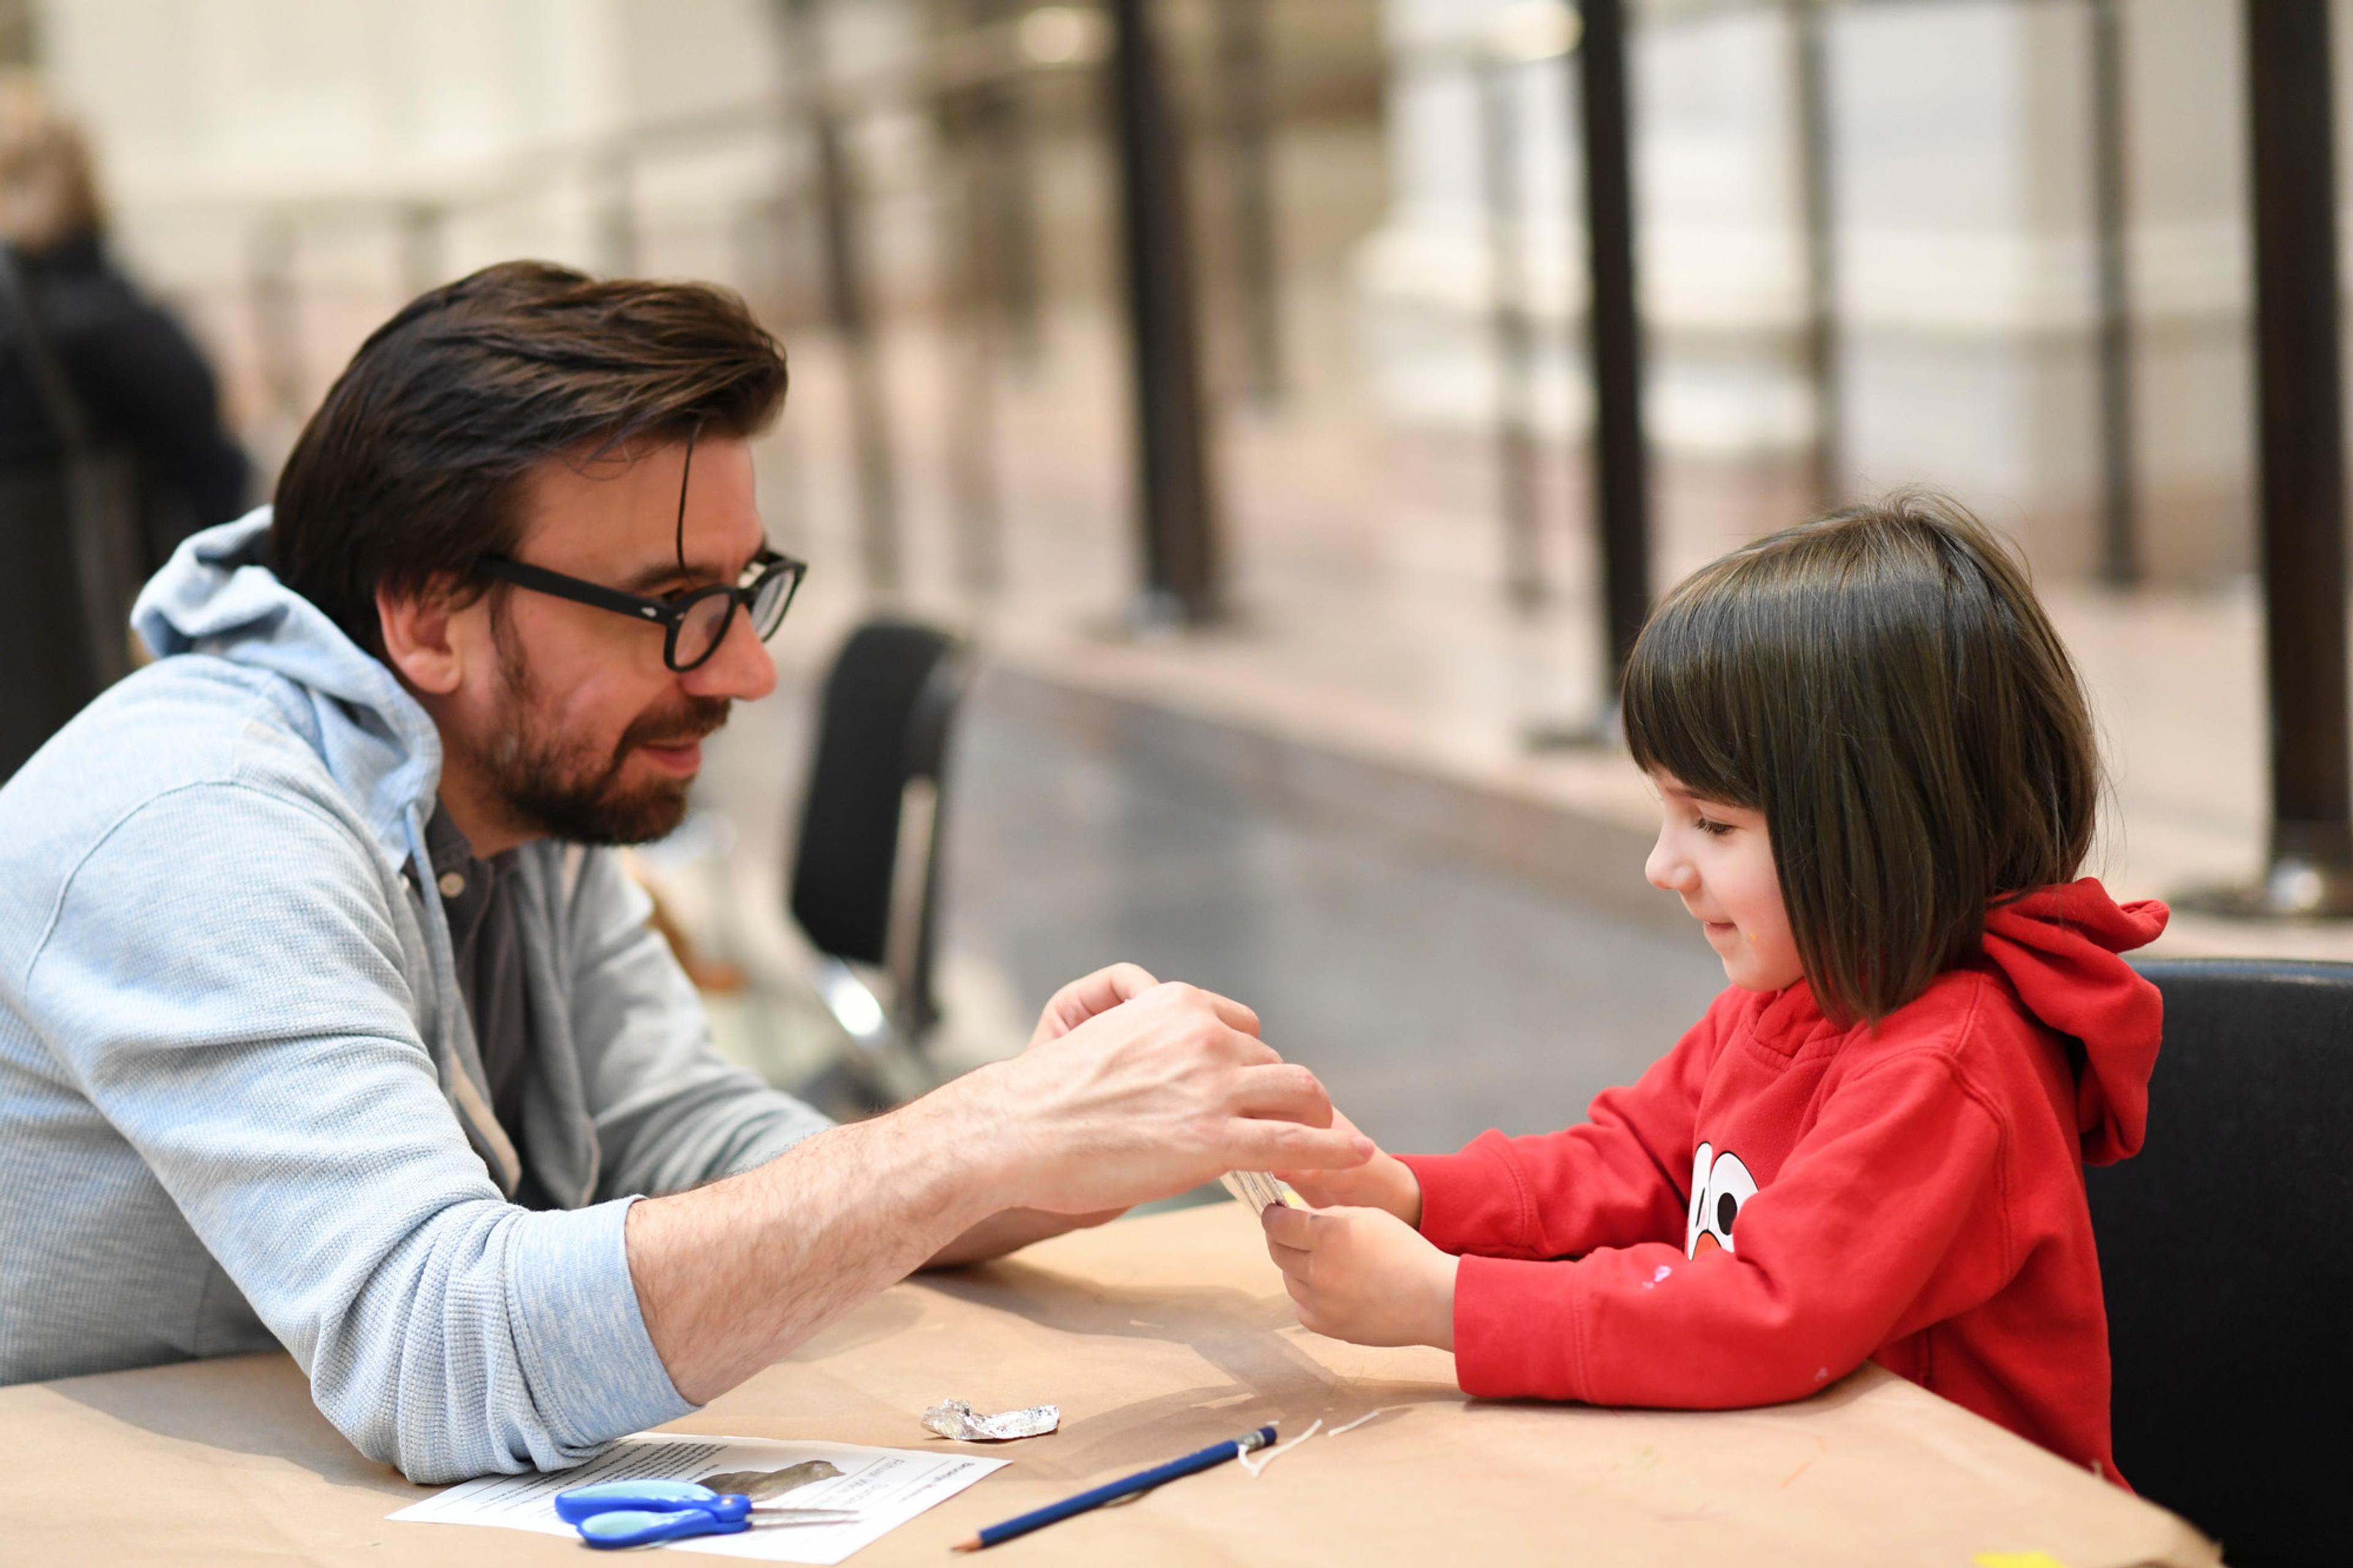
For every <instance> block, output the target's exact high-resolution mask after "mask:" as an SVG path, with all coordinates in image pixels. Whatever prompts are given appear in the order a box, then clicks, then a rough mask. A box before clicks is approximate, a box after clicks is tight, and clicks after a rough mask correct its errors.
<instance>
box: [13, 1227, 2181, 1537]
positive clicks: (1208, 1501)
mask: <svg viewBox="0 0 2353 1568" xmlns="http://www.w3.org/2000/svg"><path fill="white" fill-rule="evenodd" d="M949 1396H956V1397H961V1398H965V1399H969V1400H971V1401H972V1403H973V1404H974V1405H976V1406H978V1407H979V1408H981V1409H984V1410H990V1409H1006V1408H1010V1407H1013V1406H1016V1405H1032V1404H1038V1403H1041V1402H1047V1401H1051V1402H1055V1403H1058V1404H1060V1405H1061V1407H1062V1428H1061V1430H1060V1432H1059V1433H1057V1434H1055V1435H1054V1436H1049V1437H1044V1438H1038V1439H1033V1440H1031V1441H1029V1442H1025V1443H1017V1444H1013V1445H1009V1446H995V1447H988V1448H987V1451H988V1452H990V1453H991V1454H992V1455H994V1456H996V1457H998V1458H1008V1459H1010V1460H1012V1461H1013V1462H1012V1464H1011V1465H1010V1466H1008V1468H1005V1469H1003V1470H1000V1471H998V1472H997V1473H996V1474H995V1475H992V1476H990V1477H989V1478H988V1479H985V1480H983V1481H982V1482H980V1483H979V1484H978V1485H976V1486H975V1487H972V1488H971V1489H968V1490H966V1491H965V1492H963V1493H962V1494H960V1495H958V1496H956V1497H955V1498H953V1499H951V1500H948V1501H947V1502H945V1503H943V1504H942V1505H940V1506H939V1507H937V1508H935V1509H934V1510H932V1511H931V1512H929V1513H927V1514H924V1515H923V1516H922V1517H921V1518H920V1519H918V1520H916V1521H914V1522H913V1523H912V1524H910V1525H907V1526H905V1527H903V1528H902V1529H901V1530H899V1531H896V1532H894V1533H893V1534H892V1535H889V1536H886V1537H885V1538H884V1539H883V1540H882V1541H881V1542H879V1543H878V1544H876V1545H874V1546H871V1547H870V1548H868V1549H867V1550H866V1551H864V1552H860V1553H859V1554H858V1555H857V1556H856V1557H853V1558H852V1559H851V1560H850V1561H851V1562H852V1563H857V1564H860V1565H861V1568H868V1565H878V1564H881V1563H931V1564H944V1563H948V1562H950V1561H962V1560H961V1559H950V1558H949V1557H948V1556H947V1555H946V1548H947V1546H948V1544H949V1543H950V1542H953V1541H955V1540H956V1539H958V1538H959V1537H962V1536H965V1535H966V1534H969V1533H970V1532H971V1531H973V1530H974V1529H975V1528H976V1527H977V1526H979V1525H982V1524H987V1523H991V1522H994V1521H997V1520H1000V1519H1005V1518H1008V1517H1009V1516H1010V1515H1013V1514H1016V1513H1018V1512H1021V1511H1022V1510H1026V1509H1029V1508H1033V1507H1036V1506H1037V1505H1039V1504H1040V1503H1044V1502H1048V1501H1050V1500H1054V1499H1056V1498H1058V1497H1061V1496H1064V1495H1067V1494H1068V1493H1070V1492H1072V1491H1075V1490H1077V1489H1080V1488H1081V1487H1082V1486H1085V1485H1089V1484H1092V1483H1094V1482H1097V1481H1101V1480H1103V1479H1109V1478H1112V1477H1114V1476H1118V1475H1124V1474H1125V1473H1127V1472H1129V1471H1131V1470H1135V1469H1139V1468H1143V1467H1144V1466H1145V1465H1148V1464H1152V1463H1155V1462H1156V1461H1158V1460H1161V1459H1165V1458H1171V1457H1173V1456H1175V1455H1177V1454H1181V1453H1185V1452H1187V1451H1189V1450H1191V1449H1194V1448H1197V1447H1202V1446H1204V1445H1206V1444H1208V1443H1211V1442H1214V1441H1216V1440H1217V1439H1218V1438H1219V1437H1223V1436H1231V1435H1233V1434H1235V1433H1237V1432H1240V1431H1243V1430H1245V1429H1247V1428H1249V1427H1250V1426H1256V1425H1258V1424H1259V1423H1260V1422H1262V1421H1265V1420H1268V1419H1279V1420H1280V1421H1281V1423H1282V1430H1283V1432H1284V1433H1285V1434H1287V1435H1289V1434H1296V1433H1299V1432H1302V1431H1304V1430H1305V1429H1306V1427H1307V1426H1308V1424H1309V1423H1310V1422H1312V1421H1314V1419H1315V1418H1316V1417H1318V1416H1322V1417H1323V1418H1324V1422H1325V1424H1326V1425H1327V1426H1336V1425H1339V1424H1341V1423H1344V1422H1347V1421H1351V1420H1354V1419H1355V1418H1356V1417H1357V1416H1360V1415H1364V1414H1365V1413H1366V1412H1367V1411H1372V1410H1384V1411H1386V1412H1387V1414H1384V1415H1380V1416H1378V1417H1377V1418H1376V1419H1374V1420H1373V1421H1371V1422H1369V1423H1367V1424H1366V1425H1364V1426H1359V1427H1357V1428H1356V1430H1354V1431H1351V1432H1348V1433H1346V1434H1345V1435H1343V1436H1337V1437H1324V1436H1317V1437H1314V1438H1313V1439H1311V1440H1309V1441H1308V1442H1306V1443H1304V1444H1303V1445H1302V1446H1301V1447H1299V1448H1298V1449H1297V1450H1295V1451H1293V1452H1291V1453H1287V1454H1285V1455H1283V1456H1282V1458H1278V1459H1276V1460H1274V1461H1273V1462H1272V1463H1271V1466H1270V1467H1269V1468H1267V1470H1266V1472H1265V1473H1264V1474H1263V1475H1262V1476H1260V1477H1256V1478H1253V1477H1251V1476H1250V1475H1248V1474H1246V1473H1245V1472H1244V1471H1243V1470H1242V1469H1241V1468H1240V1467H1239V1466H1235V1465H1227V1466H1224V1467H1221V1468H1219V1469H1217V1470H1214V1471H1211V1472H1209V1473H1208V1474H1206V1475H1202V1476H1197V1477H1194V1478H1192V1479H1187V1480H1184V1481H1180V1482H1177V1483H1176V1484H1175V1485H1173V1486H1171V1487H1168V1488H1167V1489H1164V1490H1162V1491H1159V1492H1156V1493H1154V1494H1151V1495H1149V1496H1146V1497H1145V1498H1144V1499H1142V1500H1139V1501H1137V1502H1135V1503H1134V1504H1131V1505H1129V1506H1126V1507H1123V1508H1117V1509H1111V1510H1102V1511H1099V1512H1096V1513H1094V1514H1091V1515H1089V1516H1087V1517H1085V1518H1083V1519H1079V1520H1073V1521H1070V1522H1067V1523H1064V1524H1060V1525H1056V1526H1054V1527H1053V1528H1051V1529H1050V1530H1047V1531H1041V1532H1039V1533H1038V1534H1036V1535H1032V1536H1030V1537H1028V1538H1027V1539H1025V1540H1022V1541H1019V1542H1013V1543H1010V1544H1008V1545H1006V1546H1003V1547H1000V1548H997V1550H996V1551H995V1552H990V1553H987V1555H986V1556H985V1557H983V1558H981V1559H978V1560H977V1561H981V1562H985V1563H995V1564H1011V1565H1017V1568H1018V1564H1020V1563H1109V1562H1117V1563H1276V1564H1283V1563H1298V1564H1335V1563H1336V1564H1343V1565H1346V1568H1359V1565H1362V1564H1370V1563H1440V1562H1463V1563H1520V1562H1538V1561H1542V1562H1563V1563H1577V1564H1580V1565H1592V1568H1603V1565H1609V1564H1626V1565H1628V1568H1634V1565H1641V1568H1654V1565H1658V1564H1680V1563H1691V1564H1694V1565H1697V1564H1706V1565H1709V1568H1728V1565H1731V1564H1743V1565H1746V1564H1768V1563H1806V1564H1853V1565H1855V1568H1891V1565H1894V1564H1902V1563H1920V1564H1950V1565H1952V1568H1972V1565H1973V1564H1974V1563H1976V1561H1977V1557H1978V1553H1986V1552H2035V1551H2040V1552H2047V1553H2049V1554H2050V1557H2051V1559H2052V1560H2055V1561H2056V1562H2057V1563H2063V1564H2064V1565H2065V1568H2123V1565H2126V1564H2144V1563H2146V1564H2166V1565H2171V1568H2192V1565H2197V1564H2211V1563H2216V1562H2218V1561H2219V1559H2218V1557H2217V1554H2216V1552H2215V1549H2214V1548H2213V1547H2212V1546H2211V1544H2209V1543H2208V1542H2205V1541H2204V1540H2203V1539H2201V1538H2200V1536H2199V1535H2198V1533H2197V1532H2196V1531H2193V1530H2192V1529H2191V1528H2190V1527H2189V1525H2188V1524H2186V1523H2184V1522H2183V1521H2180V1520H2179V1519H2177V1518H2175V1517H2174V1516H2173V1515H2171V1514H2169V1513H2167V1512H2165V1511H2164V1510H2161V1509H2158V1508H2156V1507H2154V1506H2152V1505H2150V1504H2148V1503H2146V1502H2142V1501H2140V1500H2137V1499H2135V1498H2133V1497H2130V1496H2128V1495H2127V1494H2126V1493H2125V1492H2123V1491H2120V1490H2118V1489H2116V1488H2115V1487H2112V1486H2109V1485H2107V1484H2105V1483H2104V1482H2102V1481H2099V1480H2097V1479H2094V1478H2093V1477H2091V1476H2089V1475H2087V1474H2084V1473H2083V1472H2081V1471H2078V1470H2076V1469H2075V1468H2073V1467H2072V1466H2069V1465H2067V1464H2065V1463H2063V1462H2062V1461H2061V1460H2059V1459H2057V1458H2053V1457H2052V1456H2051V1455H2050V1454H2047V1453H2045V1452H2044V1451H2042V1449H2040V1448H2037V1447H2032V1446H2031V1445H2030V1444H2028V1443H2026V1442H2024V1441H2022V1440H2021V1439H2019V1438H2017V1437H2013V1436H2010V1434H2008V1433H2007V1432H2004V1431H2001V1430H2000V1429H1999V1428H1997V1427H1995V1426H1991V1425H1990V1424H1989V1423H1987V1422H1984V1421H1981V1420H1979V1419H1978V1417H1976V1416H1974V1415H1968V1413H1966V1412H1964V1411H1962V1410H1961V1409H1959V1408H1958V1407H1957V1406H1955V1405H1948V1404H1947V1403H1945V1402H1944V1401H1943V1400H1940V1399H1937V1398H1936V1397H1935V1396H1933V1395H1931V1394H1926V1393H1925V1392H1923V1391H1922V1390H1920V1389H1919V1388H1916V1387H1915V1386H1914V1385H1913V1384H1909V1383H1905V1382H1904V1381H1903V1380H1901V1379H1899V1378H1896V1377H1894V1376H1891V1375H1889V1374H1887V1373H1883V1372H1881V1371H1879V1370H1878V1369H1877V1368H1875V1367H1866V1368H1865V1369H1863V1370H1862V1372H1861V1373H1857V1374H1856V1375H1855V1376H1853V1377H1851V1378H1849V1379H1847V1380H1846V1381H1845V1382H1844V1383H1841V1384H1837V1385H1836V1386H1834V1387H1832V1388H1831V1389H1829V1390H1827V1391H1826V1392H1824V1393H1823V1394H1820V1395H1818V1396H1816V1397H1815V1398H1812V1399H1810V1400H1807V1401H1806V1402H1805V1403H1803V1404H1800V1405H1785V1406H1781V1407H1779V1408H1777V1409H1770V1410H1757V1411H1741V1412H1731V1413H1720V1414H1687V1413H1663V1412H1655V1411H1619V1410H1600V1409H1591V1408H1587V1407H1582V1406H1576V1405H1520V1404H1498V1403H1493V1402H1488V1401H1472V1400H1467V1399H1465V1398H1464V1397H1463V1395H1462V1394H1461V1392H1460V1391H1459V1390H1457V1389H1456V1387H1455V1385H1454V1379H1453V1366H1452V1363H1451V1358H1450V1357H1448V1356H1446V1355H1445V1354H1443V1353H1441V1352H1437V1351H1431V1350H1388V1351H1383V1350H1366V1349H1362V1348H1359V1347H1357V1346H1354V1345H1347V1344H1342V1343H1339V1342H1335V1341H1331V1340H1326V1339H1322V1338H1319V1337H1317V1336H1315V1335H1314V1334H1310V1333H1308V1332H1307V1331H1305V1330H1303V1329H1302V1328H1300V1327H1299V1326H1298V1324H1297V1322H1296V1321H1294V1320H1293V1316H1292V1313H1291V1303H1290V1301H1289V1300H1288V1298H1286V1297H1285V1296H1284V1295H1283V1293H1282V1284H1281V1281H1280V1279H1279V1278H1278V1276H1277V1275H1276V1273H1275V1271H1274V1268H1273V1266H1272V1265H1271V1264H1270V1263H1269V1262H1268V1261H1267V1259H1266V1256H1265V1253H1264V1250H1263V1247H1262V1244H1261V1241H1260V1239H1259V1234H1258V1227H1257V1226H1256V1224H1255V1223H1254V1222H1253V1221H1252V1219H1251V1218H1250V1215H1248V1214H1247V1213H1246V1212H1244V1211H1243V1210H1242V1209H1241V1208H1240V1206H1239V1205H1231V1204H1219V1205H1214V1206H1211V1207H1208V1208H1200V1209H1192V1210H1187V1211H1185V1212H1182V1213H1177V1214H1168V1215H1155V1216H1152V1217H1149V1218H1142V1219H1134V1220H1128V1221H1124V1222H1122V1223H1119V1224H1116V1225H1113V1226H1106V1227H1104V1228H1103V1229H1101V1230H1098V1231H1093V1232H1090V1233H1086V1234H1082V1235H1079V1236H1071V1237H1062V1238H1060V1239H1059V1240H1056V1241H1052V1242H1048V1243H1045V1244H1043V1245H1041V1246H1039V1247H1033V1248H1031V1249H1030V1250H1029V1251H1028V1252H1026V1253H1023V1254H1022V1255H1021V1256H1019V1257H1018V1258H1014V1259H1011V1260H1008V1261H1006V1262H1002V1263H997V1264H993V1265H990V1266H988V1267H987V1268H979V1269H974V1270H970V1271H967V1272H965V1273H963V1274H956V1275H944V1276H929V1277H925V1278H924V1279H921V1280H919V1281H916V1282H911V1283H909V1284H904V1285H901V1286H899V1287H897V1288H895V1289H892V1290H889V1291H886V1292H885V1293H884V1294H883V1295H881V1296H880V1297H878V1298H877V1299H876V1300H872V1301H870V1302H868V1303H867V1304H866V1306H864V1307H863V1308H861V1309H860V1310H858V1311H856V1312H854V1313H852V1314H851V1315H850V1316H849V1317H848V1318H846V1319H844V1320H843V1321H841V1322H840V1323H839V1324H837V1325H835V1327H834V1328H832V1329H831V1330H829V1331H828V1332H826V1333H825V1334H823V1335H821V1336H819V1337H818V1339H816V1340H815V1341H812V1342H810V1343H809V1344H808V1345H807V1346H806V1347H805V1348H803V1349H802V1350H801V1352H799V1353H798V1354H797V1355H795V1356H793V1357H792V1358H791V1359H790V1360H788V1361H785V1362H781V1363H778V1364H776V1366H773V1367H771V1368H769V1369H768V1370H767V1371H766V1372H765V1373H761V1374H760V1375H759V1376H758V1377H755V1378H754V1379H753V1380H752V1381H751V1382H750V1383H748V1384H744V1386H743V1387H742V1388H739V1389H737V1390H736V1391H735V1392H734V1393H733V1394H728V1395H727V1396H726V1397H724V1398H723V1399H721V1400H718V1401H717V1402H715V1403H714V1404H712V1405H710V1406H709V1407H708V1408H707V1409H705V1410H703V1411H702V1412H701V1413H699V1414H697V1415H692V1416H690V1417H688V1418H687V1419H686V1420H684V1421H681V1422H679V1423H678V1424H677V1425H676V1426H675V1427H672V1428H670V1429H671V1430H677V1431H689V1432H705V1433H714V1434H732V1435H735V1436H763V1437H796V1438H805V1439H826V1440H831V1441H839V1442H851V1443H872V1444H881V1445H887V1446H892V1447H921V1446H923V1445H924V1444H925V1443H927V1442H933V1441H936V1439H933V1438H931V1437H929V1436H928V1435H927V1434H926V1433H925V1432H924V1431H923V1428H922V1427H921V1426H919V1425H918V1417H919V1416H920V1415H921V1413H922V1412H923V1408H924V1406H926V1405H931V1404H933V1403H934V1401H937V1400H939V1399H942V1398H945V1397H949ZM125 1492H127V1493H130V1494H132V1496H133V1497H134V1498H135V1499H136V1500H135V1502H134V1503H133V1504H132V1505H131V1506H128V1507H124V1508H122V1509H121V1510H119V1511H114V1512H111V1513H110V1512H106V1511H102V1510H99V1509H98V1508H96V1507H94V1501H95V1500H101V1499H105V1498H107V1497H109V1496H111V1495H114V1494H118V1493H125ZM420 1495H422V1493H421V1492H420V1490H419V1489H417V1488H414V1487H411V1486H409V1485H408V1484H407V1483H406V1481H404V1480H402V1479H400V1477H399V1476H398V1475H397V1474H396V1473H395V1472H393V1471H391V1470H389V1469H387V1468H385V1467H383V1466H380V1465H375V1464H372V1463H370V1462H368V1461H367V1460H365V1459H364V1458H361V1457H360V1456H359V1455H358V1454H357V1453H356V1452H355V1451H353V1449H352V1448H351V1447H349V1446H348V1445H346V1444H345V1443H344V1442H343V1439H342V1438H341V1437H340V1436H337V1434H336V1433H335V1431H334V1429H333V1428H332V1427H331V1426H328V1425H327V1423H326V1421H325V1420H324V1419H323V1418H322V1417H321V1416H320V1415H319V1414H318V1412H317V1411H316V1410H315V1409H314V1408H312V1406H311V1402H310V1397H309V1393H308V1390H307V1388H306V1386H305V1384H304V1383H303V1380H302V1378H301V1374H300V1373H298V1372H297V1371H296V1370H295V1368H294V1366H293V1364H292V1363H291V1362H290V1361H289V1360H287V1359H286V1358H285V1357H283V1356H245V1357H237V1358H234V1359H229V1360H223V1361H214V1362H205V1363H188V1364H183V1365H177V1366H168V1367H157V1368H153V1369H150V1370H147V1371H143V1372H129V1373H111V1374H109V1375H105V1376H100V1377H83V1378H71V1379H66V1380H63V1381H60V1382H57V1383H48V1384H22V1385H19V1386H17V1387H14V1388H5V1389H0V1563H11V1564H16V1563H24V1564H47V1563H75V1564H84V1563H86V1564H90V1565H93V1568H118V1565H121V1564H129V1563H157V1562H173V1563H181V1562H187V1563H277V1564H284V1563H335V1564H345V1563H353V1564H356V1563H368V1564H384V1565H386V1568H399V1565H403V1564H411V1563H414V1564H431V1565H432V1568H464V1565H466V1564H474V1563H485V1564H487V1563H499V1564H512V1563H573V1564H575V1568H577V1565H578V1564H580V1563H583V1562H584V1561H586V1557H585V1555H584V1554H585V1552H586V1548H584V1547H581V1546H578V1545H576V1544H574V1543H571V1542H564V1541H560V1540H557V1539H555V1538H554V1537H547V1536H536V1535H532V1534H528V1533H525V1532H522V1531H511V1530H491V1529H470V1528H462V1527H455V1526H449V1525H427V1524H389V1523H386V1522H385V1515H386V1514H388V1513H390V1512H392V1511H393V1510H395V1509H396V1508H400V1507H402V1506H405V1505H406V1504H407V1503H409V1502H411V1501H414V1500H416V1499H417V1497H419V1496H420ZM670 1560H671V1561H677V1562H694V1561H702V1562H712V1561H718V1560H717V1559H712V1558H708V1557H701V1556H697V1557H695V1558H675V1557H674V1558H672V1559H670ZM1993 1561H1995V1562H1996V1563H2000V1560H1999V1559H1995V1560H1993ZM2033 1561H2035V1562H2036V1568H2044V1565H2043V1564H2042V1563H2041V1562H2040V1561H2039V1560H2033ZM2001 1568H2010V1565H2008V1564H2002V1565H2001ZM2019 1568H2024V1565H2023V1564H2020V1565H2019Z"/></svg>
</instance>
